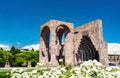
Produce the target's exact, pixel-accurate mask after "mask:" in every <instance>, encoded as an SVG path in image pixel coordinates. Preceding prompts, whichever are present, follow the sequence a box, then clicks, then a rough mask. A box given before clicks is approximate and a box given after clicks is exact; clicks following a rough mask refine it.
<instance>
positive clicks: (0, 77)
mask: <svg viewBox="0 0 120 78" xmlns="http://www.w3.org/2000/svg"><path fill="white" fill-rule="evenodd" d="M0 78H11V70H0Z"/></svg>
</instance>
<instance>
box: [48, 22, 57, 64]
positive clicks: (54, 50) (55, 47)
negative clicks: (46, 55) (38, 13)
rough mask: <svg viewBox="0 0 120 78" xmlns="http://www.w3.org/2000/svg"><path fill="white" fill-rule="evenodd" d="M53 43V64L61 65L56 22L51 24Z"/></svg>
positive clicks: (51, 49)
mask: <svg viewBox="0 0 120 78" xmlns="http://www.w3.org/2000/svg"><path fill="white" fill-rule="evenodd" d="M51 25H52V26H51V27H52V28H51V43H50V46H51V47H50V52H51V63H52V64H51V66H59V63H58V61H57V58H56V55H57V53H58V46H57V44H56V41H57V36H56V23H54V24H51Z"/></svg>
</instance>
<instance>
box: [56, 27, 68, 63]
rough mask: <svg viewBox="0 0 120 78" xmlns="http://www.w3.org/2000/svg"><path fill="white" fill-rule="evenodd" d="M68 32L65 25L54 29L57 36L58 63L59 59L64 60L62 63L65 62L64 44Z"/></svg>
mask: <svg viewBox="0 0 120 78" xmlns="http://www.w3.org/2000/svg"><path fill="white" fill-rule="evenodd" d="M69 32H70V28H69V27H68V26H66V25H59V26H58V27H57V28H56V35H57V42H56V44H57V45H58V46H59V50H58V52H59V54H58V57H57V60H58V61H59V59H64V62H65V54H64V46H65V44H66V42H65V41H66V38H67V35H68V33H69ZM64 64H65V63H64Z"/></svg>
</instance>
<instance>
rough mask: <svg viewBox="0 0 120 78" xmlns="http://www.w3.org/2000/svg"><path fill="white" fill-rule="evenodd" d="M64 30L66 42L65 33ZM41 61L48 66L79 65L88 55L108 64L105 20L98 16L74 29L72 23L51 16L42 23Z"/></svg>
mask: <svg viewBox="0 0 120 78" xmlns="http://www.w3.org/2000/svg"><path fill="white" fill-rule="evenodd" d="M63 34H64V36H65V37H64V44H62V42H63V41H62V38H63V37H62V36H63ZM40 36H41V37H40V53H39V62H44V66H46V65H47V64H48V63H49V62H51V65H50V66H58V65H59V64H60V62H59V59H64V64H65V65H66V66H67V65H72V66H74V65H78V64H80V63H82V62H83V61H87V60H88V59H91V60H93V59H97V60H98V61H100V62H101V63H102V64H103V65H106V66H107V65H108V53H107V52H108V51H107V43H106V42H105V41H103V37H102V21H101V20H95V21H92V22H90V23H88V24H85V25H82V26H79V27H78V28H76V29H74V27H73V24H72V23H68V22H63V21H58V20H50V21H48V22H47V23H45V24H43V25H42V26H41V34H40Z"/></svg>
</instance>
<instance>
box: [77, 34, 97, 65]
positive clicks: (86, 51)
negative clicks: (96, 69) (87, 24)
mask: <svg viewBox="0 0 120 78" xmlns="http://www.w3.org/2000/svg"><path fill="white" fill-rule="evenodd" d="M94 59H96V60H97V61H99V54H98V51H96V49H95V47H94V45H93V43H92V41H91V40H90V38H89V37H88V36H83V37H82V39H81V42H80V45H79V47H78V51H77V54H76V60H77V65H79V64H81V63H82V62H83V61H87V60H94Z"/></svg>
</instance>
